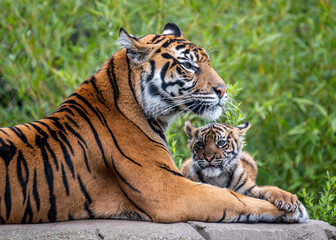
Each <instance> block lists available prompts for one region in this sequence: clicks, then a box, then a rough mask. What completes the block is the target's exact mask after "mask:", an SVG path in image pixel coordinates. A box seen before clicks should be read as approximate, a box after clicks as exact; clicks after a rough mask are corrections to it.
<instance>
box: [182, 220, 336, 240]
mask: <svg viewBox="0 0 336 240" xmlns="http://www.w3.org/2000/svg"><path fill="white" fill-rule="evenodd" d="M189 224H190V225H191V226H192V227H193V228H195V230H197V231H198V232H199V233H200V234H201V235H202V236H203V237H204V238H205V239H207V240H212V239H213V240H215V239H216V240H217V239H223V240H229V239H230V240H234V239H253V240H259V239H267V240H272V239H277V240H278V239H279V240H280V239H283V240H290V239H298V240H301V239H302V240H306V239H312V240H320V239H321V240H322V239H323V240H325V239H336V228H335V227H333V226H331V225H329V224H328V223H325V222H322V221H317V220H310V221H308V222H306V223H301V224H299V223H298V224H272V223H256V224H247V223H227V224H222V223H204V222H189Z"/></svg>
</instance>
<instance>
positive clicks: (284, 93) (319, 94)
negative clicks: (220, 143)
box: [0, 0, 336, 218]
mask: <svg viewBox="0 0 336 240" xmlns="http://www.w3.org/2000/svg"><path fill="white" fill-rule="evenodd" d="M0 9H3V10H2V14H1V15H0V36H1V38H0V57H1V61H0V126H11V125H15V124H18V123H23V122H28V121H32V120H36V119H40V118H42V117H44V116H47V115H48V114H50V113H51V112H53V110H54V109H55V108H56V107H57V106H58V105H59V104H60V103H61V102H62V101H63V100H64V99H65V98H66V96H68V95H69V94H71V92H72V91H73V90H75V89H76V87H77V86H78V85H79V84H80V83H81V82H82V81H84V80H85V79H86V78H88V77H89V76H90V75H92V74H93V73H94V72H95V71H96V70H97V69H98V68H99V67H100V66H101V64H102V63H103V62H104V61H105V60H107V59H108V58H109V57H110V56H111V55H112V54H113V53H114V52H115V51H116V50H117V49H118V48H120V45H119V44H118V42H117V35H118V30H119V28H120V27H124V28H125V29H127V31H128V32H130V33H132V34H134V35H136V36H142V35H144V34H148V33H160V32H161V31H162V28H163V26H164V24H165V23H167V22H174V23H176V24H178V25H179V26H180V28H181V29H182V31H183V34H184V36H185V37H186V38H187V39H189V40H191V41H192V42H194V43H196V44H198V45H200V46H201V47H203V48H205V49H206V50H207V51H208V53H209V54H210V56H211V59H212V66H213V67H214V68H215V70H216V71H217V72H218V73H219V75H220V76H221V77H222V78H223V79H224V81H225V82H226V83H227V84H228V85H229V91H230V94H231V97H232V98H233V99H235V101H230V104H229V105H228V108H227V109H226V112H227V114H228V116H224V117H223V118H222V119H221V120H220V121H224V122H228V123H231V124H233V125H235V124H238V123H242V122H244V121H249V122H251V123H252V125H253V126H252V128H251V129H250V130H249V132H248V133H247V140H246V142H247V146H246V147H245V149H246V150H247V151H248V152H250V153H251V154H252V155H253V156H254V157H255V159H256V161H257V163H258V166H259V175H258V184H260V185H266V184H269V185H277V186H279V187H281V188H283V189H286V190H289V191H291V192H295V193H299V192H301V191H302V189H303V188H305V191H306V195H301V200H303V198H302V196H307V194H308V195H309V194H315V195H314V196H317V195H318V193H319V192H323V191H324V190H323V186H324V183H325V182H326V178H325V177H324V176H325V174H326V171H327V170H329V173H330V176H334V175H335V172H336V161H335V160H336V157H335V156H336V134H335V133H336V111H335V103H336V94H335V92H336V2H335V1H332V0H306V1H304V0H301V1H300V0H299V1H289V0H287V1H285V0H275V1H271V0H268V1H259V0H254V1H253V0H241V1H228V0H225V1H221V0H218V1H211V0H210V1H201V0H199V1H191V0H185V1H182V0H180V1H163V0H146V1H145V0H141V1H107V0H106V1H103V0H101V1H88V0H87V1H76V0H68V1H51V0H47V1H39V0H30V1H28V0H22V1H12V0H2V1H0ZM186 119H190V120H191V122H192V123H193V124H194V125H196V126H201V125H202V124H205V123H206V121H204V120H200V119H199V118H197V117H195V116H193V115H191V114H189V115H187V116H184V117H180V118H179V119H177V120H176V121H175V122H174V123H173V124H172V126H171V128H170V129H169V133H168V137H169V144H170V148H171V151H172V154H173V155H174V159H175V160H176V164H177V165H178V166H179V165H180V164H181V162H182V161H183V160H184V159H185V158H187V157H188V156H189V155H190V153H189V150H188V146H187V142H186V136H185V134H184V130H183V128H184V121H185V120H186ZM309 196H310V195H309ZM307 201H308V200H307ZM332 201H333V204H335V199H333V200H332ZM307 204H308V202H307ZM311 209H312V208H311ZM311 211H312V210H311ZM312 216H314V217H315V218H319V217H321V216H318V214H313V215H312Z"/></svg>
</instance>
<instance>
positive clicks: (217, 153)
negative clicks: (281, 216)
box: [181, 121, 301, 211]
mask: <svg viewBox="0 0 336 240" xmlns="http://www.w3.org/2000/svg"><path fill="white" fill-rule="evenodd" d="M250 126H251V125H250V123H248V122H246V123H245V124H242V125H239V126H238V127H232V126H229V125H226V124H217V123H214V124H208V125H205V126H203V127H200V128H195V127H193V126H192V125H191V123H190V122H189V121H187V122H186V123H185V131H186V133H187V135H188V137H189V146H190V149H191V153H192V158H190V159H188V160H187V161H186V162H185V163H184V164H183V165H182V167H181V172H182V174H183V175H184V176H185V177H186V178H188V179H190V180H193V181H196V182H202V183H207V184H211V185H215V186H217V187H221V188H227V189H230V190H232V191H235V192H237V193H239V194H242V195H246V196H249V197H254V198H260V199H264V200H267V201H269V202H271V203H273V204H274V205H276V206H277V208H278V209H282V210H285V211H294V210H296V209H297V208H298V206H300V205H301V203H300V202H299V201H298V199H297V197H296V195H293V194H291V193H289V192H286V191H284V190H281V189H280V188H278V187H274V186H257V185H256V178H257V171H258V168H257V164H256V162H255V161H254V160H253V158H252V157H251V155H250V154H248V153H247V152H244V151H242V148H243V145H244V135H245V133H246V131H247V130H248V129H249V128H250Z"/></svg>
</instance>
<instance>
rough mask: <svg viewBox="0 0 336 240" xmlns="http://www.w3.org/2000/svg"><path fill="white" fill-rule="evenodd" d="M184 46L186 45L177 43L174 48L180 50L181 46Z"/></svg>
mask: <svg viewBox="0 0 336 240" xmlns="http://www.w3.org/2000/svg"><path fill="white" fill-rule="evenodd" d="M184 47H186V46H185V45H184V44H181V45H177V46H176V47H175V49H176V50H180V49H181V48H184Z"/></svg>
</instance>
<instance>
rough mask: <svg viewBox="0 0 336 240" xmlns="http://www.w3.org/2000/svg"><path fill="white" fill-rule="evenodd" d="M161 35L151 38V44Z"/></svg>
mask: <svg viewBox="0 0 336 240" xmlns="http://www.w3.org/2000/svg"><path fill="white" fill-rule="evenodd" d="M161 36H162V35H159V34H158V35H155V37H153V38H152V40H151V42H152V43H153V42H154V41H155V40H156V39H158V38H159V37H161Z"/></svg>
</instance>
